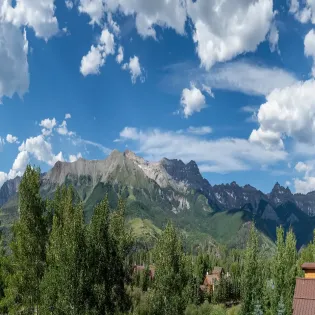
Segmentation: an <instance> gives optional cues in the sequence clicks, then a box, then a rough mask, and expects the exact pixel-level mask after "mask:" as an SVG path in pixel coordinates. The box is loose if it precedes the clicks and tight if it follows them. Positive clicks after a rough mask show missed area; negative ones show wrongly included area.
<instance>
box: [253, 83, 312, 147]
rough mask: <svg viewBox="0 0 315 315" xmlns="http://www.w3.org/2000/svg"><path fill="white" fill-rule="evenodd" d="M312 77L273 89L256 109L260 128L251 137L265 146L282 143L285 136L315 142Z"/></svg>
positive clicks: (300, 140) (302, 141)
mask: <svg viewBox="0 0 315 315" xmlns="http://www.w3.org/2000/svg"><path fill="white" fill-rule="evenodd" d="M314 91H315V80H313V79H311V80H308V81H305V82H297V83H295V84H293V85H291V86H288V87H285V88H283V89H275V90H274V91H273V92H271V93H270V94H269V95H268V96H267V98H266V103H264V104H262V105H261V106H260V108H259V112H258V116H257V117H258V123H259V128H258V129H257V130H253V132H252V134H251V135H250V140H251V141H253V142H261V143H263V144H264V145H265V146H273V147H274V146H275V145H278V147H283V141H282V139H284V138H285V137H291V138H293V139H294V140H295V141H297V142H301V143H309V144H310V143H312V144H314V143H315V93H314Z"/></svg>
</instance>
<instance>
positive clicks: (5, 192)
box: [0, 176, 21, 207]
mask: <svg viewBox="0 0 315 315" xmlns="http://www.w3.org/2000/svg"><path fill="white" fill-rule="evenodd" d="M20 182H21V177H19V176H18V177H16V178H14V179H9V180H8V181H6V182H5V183H4V184H3V185H2V187H1V188H0V207H1V206H2V205H4V204H5V203H6V202H7V201H8V200H9V199H10V198H11V197H12V196H13V195H15V194H16V193H17V191H18V187H19V184H20Z"/></svg>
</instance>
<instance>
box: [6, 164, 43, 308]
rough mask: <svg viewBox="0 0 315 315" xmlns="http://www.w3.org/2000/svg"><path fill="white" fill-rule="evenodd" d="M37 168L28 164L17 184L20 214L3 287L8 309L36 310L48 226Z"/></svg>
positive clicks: (14, 229)
mask: <svg viewBox="0 0 315 315" xmlns="http://www.w3.org/2000/svg"><path fill="white" fill-rule="evenodd" d="M39 188H40V170H39V169H34V168H32V167H31V166H27V168H26V170H25V173H24V175H23V178H22V180H21V183H20V186H19V214H20V218H19V221H18V222H17V223H15V224H14V227H13V241H12V243H11V245H10V246H11V250H12V257H11V259H12V274H11V275H10V276H9V278H8V288H7V289H6V290H5V295H6V303H7V305H8V307H9V312H10V313H12V314H17V313H18V312H19V311H22V310H23V313H25V314H34V311H36V312H38V307H39V301H40V282H41V279H42V277H43V274H44V270H45V260H46V241H47V228H46V224H45V219H44V212H45V204H44V202H43V201H42V199H41V197H40V194H39Z"/></svg>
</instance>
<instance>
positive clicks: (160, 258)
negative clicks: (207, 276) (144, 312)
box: [150, 223, 189, 315]
mask: <svg viewBox="0 0 315 315" xmlns="http://www.w3.org/2000/svg"><path fill="white" fill-rule="evenodd" d="M154 260H155V266H156V273H155V281H154V292H153V298H152V299H151V301H150V306H151V309H150V313H151V314H156V315H158V314H183V312H184V310H185V308H186V305H187V304H188V303H189V300H188V297H187V295H186V293H187V291H186V289H187V286H188V285H189V274H188V273H187V269H186V266H185V264H186V259H185V255H184V253H183V248H182V243H181V240H180V237H179V235H178V231H177V230H176V229H175V228H174V226H173V225H172V224H170V223H169V224H168V225H167V226H166V228H165V230H164V231H163V233H162V235H161V237H160V239H159V240H158V242H157V245H156V248H155V252H154Z"/></svg>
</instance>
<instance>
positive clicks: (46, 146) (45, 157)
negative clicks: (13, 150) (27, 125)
mask: <svg viewBox="0 0 315 315" xmlns="http://www.w3.org/2000/svg"><path fill="white" fill-rule="evenodd" d="M19 151H27V152H28V153H29V154H31V155H33V156H34V157H35V158H36V159H37V160H38V161H42V162H45V163H47V164H48V165H50V166H53V165H54V164H55V163H56V162H57V161H64V158H63V155H62V152H59V153H58V154H57V155H54V154H53V152H52V146H51V143H49V142H47V141H46V140H45V139H44V137H43V135H39V136H37V137H30V138H28V139H26V140H25V141H23V143H22V144H21V145H20V147H19Z"/></svg>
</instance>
